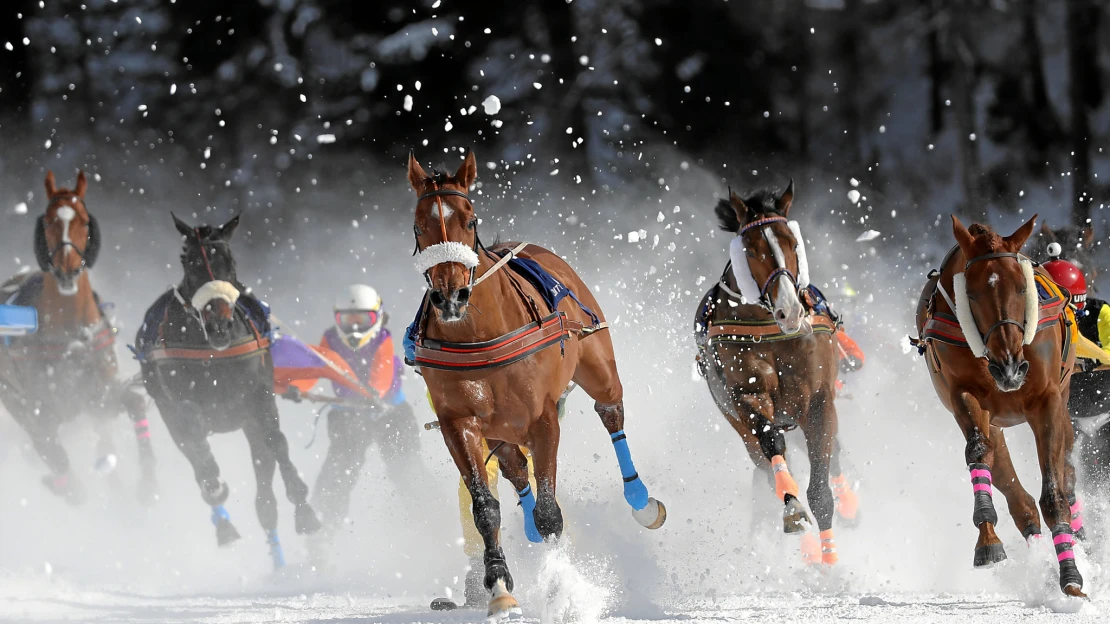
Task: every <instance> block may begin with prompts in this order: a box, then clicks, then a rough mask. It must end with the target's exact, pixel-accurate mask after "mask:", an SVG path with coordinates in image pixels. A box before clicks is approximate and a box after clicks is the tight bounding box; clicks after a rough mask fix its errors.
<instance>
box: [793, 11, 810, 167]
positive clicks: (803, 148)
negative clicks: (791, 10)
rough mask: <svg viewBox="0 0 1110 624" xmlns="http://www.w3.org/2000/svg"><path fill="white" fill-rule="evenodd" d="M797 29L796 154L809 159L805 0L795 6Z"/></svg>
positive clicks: (807, 37) (808, 60) (807, 20)
mask: <svg viewBox="0 0 1110 624" xmlns="http://www.w3.org/2000/svg"><path fill="white" fill-rule="evenodd" d="M795 10H796V11H797V15H798V19H797V20H796V22H797V24H798V30H797V31H796V38H795V41H797V46H796V50H797V54H798V71H797V78H796V79H795V87H794V92H795V93H796V94H797V95H796V97H797V101H798V117H797V120H796V127H797V133H798V156H800V157H801V158H802V160H803V161H808V160H809V70H810V64H811V63H812V60H811V56H812V54H811V52H810V49H809V9H808V7H807V6H806V0H798V4H797V7H796V9H795Z"/></svg>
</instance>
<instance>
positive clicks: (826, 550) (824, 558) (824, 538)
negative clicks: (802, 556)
mask: <svg viewBox="0 0 1110 624" xmlns="http://www.w3.org/2000/svg"><path fill="white" fill-rule="evenodd" d="M839 560H840V558H839V557H837V554H836V538H835V537H833V530H832V529H828V530H826V531H821V563H823V564H825V565H829V566H831V565H836V562H837V561H839Z"/></svg>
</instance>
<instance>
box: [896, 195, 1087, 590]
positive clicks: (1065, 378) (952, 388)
mask: <svg viewBox="0 0 1110 624" xmlns="http://www.w3.org/2000/svg"><path fill="white" fill-rule="evenodd" d="M1036 219H1037V217H1036V216H1035V215H1034V217H1033V218H1032V219H1030V220H1029V221H1028V222H1026V223H1025V224H1024V225H1022V226H1021V227H1020V228H1018V229H1017V231H1016V232H1014V233H1013V234H1011V235H1010V236H1006V237H1002V236H999V235H998V234H996V233H994V232H993V231H991V230H990V228H988V227H987V226H984V225H980V224H974V225H972V226H971V227H970V228H965V227H964V225H963V224H962V223H960V220H959V219H957V218H956V217H955V216H953V217H952V233H953V235H954V236H955V238H956V243H957V246H956V247H955V248H953V249H952V251H951V252H949V254H948V256H947V257H946V258H945V260H944V262H943V263H942V266H941V268H940V271H939V272H934V273H933V274H931V275H930V279H929V281H928V282H927V284H926V286H925V289H924V291H922V294H921V301H920V303H919V305H918V311H917V329H918V333H919V334H918V335H919V336H920V338H919V340H918V345H919V348H921V349H923V354H924V356H925V359H926V362H927V363H928V367H929V374H930V377H931V378H932V380H933V387H934V388H935V389H936V392H937V396H938V397H939V398H940V400H941V403H943V404H944V406H945V407H946V408H947V409H948V411H950V412H952V415H953V416H955V417H956V423H957V424H958V425H959V426H960V430H961V431H963V434H964V437H965V438H966V439H967V446H966V447H965V449H964V459H965V461H966V462H967V466H968V469H969V470H970V472H971V483H972V487H973V493H974V498H975V507H974V514H973V516H972V521H973V522H974V523H975V526H977V527H978V528H979V540H978V541H977V542H976V544H975V557H974V565H975V566H976V567H984V566H989V565H992V564H994V563H997V562H1000V561H1003V560H1004V559H1006V551H1005V550H1004V549H1003V547H1002V541H1001V540H1000V539H998V536H997V535H996V534H995V532H994V526H995V524H997V522H998V514H997V513H996V512H995V508H994V501H993V499H992V490H991V485H992V483H995V484H997V485H998V489H999V490H1000V491H1001V492H1002V493H1003V494H1004V495H1005V496H1006V502H1007V503H1008V504H1009V508H1010V516H1011V517H1012V518H1013V519H1014V522H1015V523H1016V524H1017V527H1018V529H1019V530H1020V531H1021V532H1022V535H1024V536H1025V537H1026V539H1027V540H1031V539H1032V538H1034V537H1040V534H1041V522H1040V517H1039V516H1038V514H1037V508H1036V505H1035V504H1034V501H1033V497H1032V496H1030V495H1029V493H1028V492H1026V491H1025V489H1024V488H1023V487H1022V485H1021V482H1020V481H1018V477H1017V473H1016V472H1015V471H1014V465H1013V462H1012V461H1011V459H1010V453H1009V450H1007V448H1006V438H1005V436H1003V434H1002V428H1004V427H1013V426H1015V425H1019V424H1021V423H1028V424H1029V427H1030V428H1031V429H1032V430H1033V437H1034V438H1035V439H1036V443H1037V456H1038V458H1039V460H1040V465H1041V498H1040V506H1041V513H1042V514H1044V519H1045V521H1046V522H1047V523H1048V525H1049V527H1050V528H1051V530H1052V538H1053V539H1052V541H1053V543H1054V545H1055V547H1056V553H1057V559H1058V561H1059V565H1060V588H1061V589H1062V590H1063V591H1064V593H1066V594H1068V595H1072V596H1082V595H1083V591H1082V589H1083V577H1082V576H1080V575H1079V570H1078V568H1077V567H1076V565H1075V558H1074V555H1073V553H1072V543H1073V541H1074V538H1073V532H1072V528H1071V526H1070V524H1069V523H1070V520H1071V510H1070V509H1069V504H1068V502H1069V500H1074V499H1075V469H1074V468H1073V467H1072V465H1071V461H1070V459H1069V457H1070V455H1071V450H1072V444H1073V442H1074V433H1073V431H1072V425H1071V420H1070V419H1069V418H1068V411H1067V404H1068V396H1069V392H1070V385H1071V374H1072V369H1073V366H1074V364H1075V352H1074V349H1073V348H1072V346H1073V344H1074V340H1075V336H1076V323H1075V317H1074V314H1072V313H1071V310H1070V309H1069V307H1068V302H1069V298H1070V295H1069V294H1068V293H1067V292H1065V291H1062V290H1060V289H1059V288H1058V287H1057V286H1056V285H1055V284H1053V283H1052V282H1051V281H1050V280H1048V279H1047V275H1046V274H1043V273H1041V270H1040V269H1038V268H1034V266H1033V265H1032V263H1031V262H1030V260H1029V259H1028V258H1026V257H1025V256H1023V255H1021V254H1020V253H1019V252H1020V250H1021V247H1022V245H1023V244H1024V243H1025V241H1026V239H1028V238H1029V236H1030V234H1032V233H1033V225H1034V222H1035V221H1036ZM996 475H997V476H998V479H997V480H996V479H994V476H996Z"/></svg>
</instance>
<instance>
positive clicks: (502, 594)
mask: <svg viewBox="0 0 1110 624" xmlns="http://www.w3.org/2000/svg"><path fill="white" fill-rule="evenodd" d="M439 422H440V433H442V434H443V441H444V443H446V444H447V450H448V451H450V452H451V459H453V460H454V461H455V466H456V467H457V468H458V469H459V474H460V475H461V476H462V478H463V482H464V483H466V488H467V490H468V491H469V492H470V497H471V499H472V500H473V508H472V513H473V517H474V526H475V528H476V529H478V534H479V535H481V536H482V542H483V544H484V546H485V550H484V552H483V557H482V558H483V563H484V564H485V568H486V574H485V579H484V580H485V586H486V590H487V591H489V592H490V594H491V596H490V601H489V611H488V614H489V615H490V616H491V617H494V616H502V615H506V614H509V613H519V612H520V605H519V604H518V603H517V601H516V599H515V598H513V595H512V591H513V577H512V575H511V574H510V573H509V564H508V562H507V561H506V560H505V552H504V551H503V550H502V549H501V506H500V504H499V503H498V502H497V499H496V498H494V496H493V493H492V492H490V489H489V483H488V482H487V480H486V479H487V476H486V469H485V457H483V456H482V428H481V426H480V425H479V423H478V419H477V418H476V417H467V416H463V417H456V418H450V417H446V415H443V414H441V415H440V417H439Z"/></svg>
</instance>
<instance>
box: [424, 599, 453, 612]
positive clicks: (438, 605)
mask: <svg viewBox="0 0 1110 624" xmlns="http://www.w3.org/2000/svg"><path fill="white" fill-rule="evenodd" d="M429 606H430V607H431V608H432V611H454V610H455V609H458V608H459V605H457V604H455V601H453V600H451V599H450V598H436V599H435V600H433V601H432V604H431V605H429Z"/></svg>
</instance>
